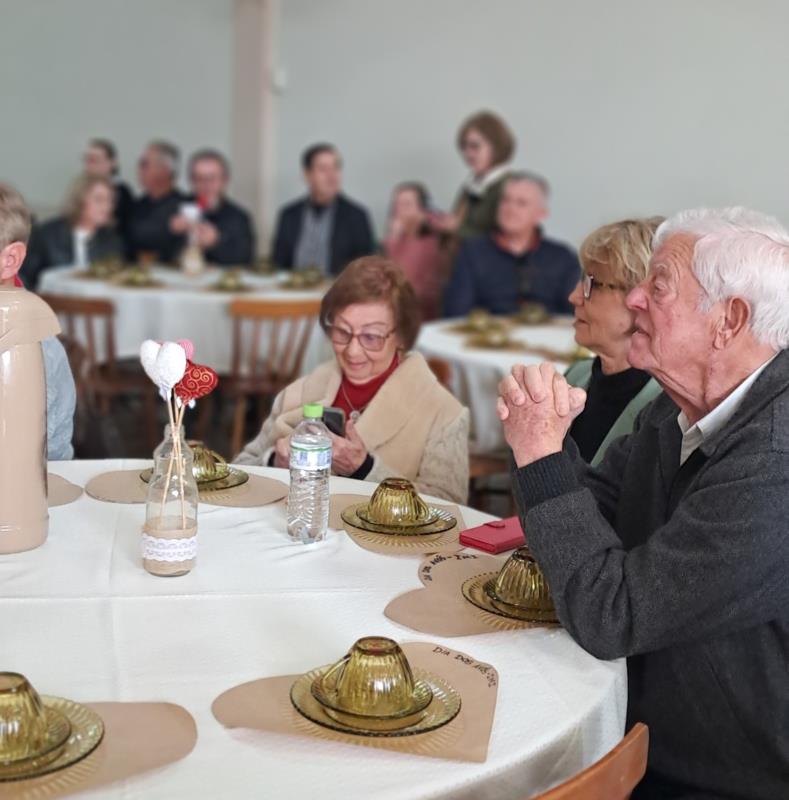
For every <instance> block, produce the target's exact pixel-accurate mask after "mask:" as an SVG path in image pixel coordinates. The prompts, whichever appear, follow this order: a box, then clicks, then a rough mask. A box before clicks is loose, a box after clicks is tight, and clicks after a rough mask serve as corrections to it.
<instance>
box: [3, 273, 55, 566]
mask: <svg viewBox="0 0 789 800" xmlns="http://www.w3.org/2000/svg"><path fill="white" fill-rule="evenodd" d="M58 333H60V325H59V324H58V320H57V317H56V316H55V314H54V313H53V312H52V309H51V308H50V307H49V306H48V305H47V304H46V303H45V302H44V301H43V300H42V299H41V298H40V297H37V296H36V295H34V294H33V293H32V292H28V291H25V289H21V288H17V287H15V286H0V555H2V554H5V553H18V552H20V551H22V550H32V549H33V548H34V547H38V546H39V545H41V544H43V543H44V542H45V541H46V538H47V530H48V528H49V511H48V509H47V384H46V377H45V375H44V356H43V353H42V351H41V341H42V340H43V339H46V338H48V337H50V336H56V335H57V334H58Z"/></svg>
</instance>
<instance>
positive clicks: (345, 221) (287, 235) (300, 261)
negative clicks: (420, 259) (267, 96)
mask: <svg viewBox="0 0 789 800" xmlns="http://www.w3.org/2000/svg"><path fill="white" fill-rule="evenodd" d="M301 163H302V167H303V168H304V179H305V181H306V183H307V188H308V192H309V193H308V195H307V197H304V198H302V199H301V200H297V201H296V202H295V203H291V204H290V205H288V206H285V208H283V209H282V211H280V214H279V219H278V220H277V231H276V234H275V236H274V253H273V260H274V263H275V264H276V265H277V266H278V267H280V268H283V269H297V270H298V269H306V268H307V267H318V268H319V269H321V270H322V271H323V272H325V273H327V274H328V273H331V274H332V275H338V274H339V273H340V272H342V270H343V269H344V267H345V265H346V264H347V263H348V262H349V261H353V259H355V258H359V256H366V255H370V254H371V253H372V252H373V250H374V247H375V245H374V242H373V232H372V227H371V225H370V220H369V217H368V214H367V211H366V209H364V208H363V207H362V206H360V205H357V204H356V203H354V202H352V201H351V200H349V199H348V198H347V197H345V196H344V195H343V194H342V193H341V191H340V189H341V183H342V162H341V160H340V154H339V153H338V152H337V150H336V149H335V148H334V147H333V146H332V145H330V144H316V145H313V146H312V147H309V148H307V150H306V151H305V152H304V155H303V156H302V160H301Z"/></svg>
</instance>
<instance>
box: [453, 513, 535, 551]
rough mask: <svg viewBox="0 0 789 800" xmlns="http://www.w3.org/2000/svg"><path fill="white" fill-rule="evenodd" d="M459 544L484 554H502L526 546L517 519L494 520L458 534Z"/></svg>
mask: <svg viewBox="0 0 789 800" xmlns="http://www.w3.org/2000/svg"><path fill="white" fill-rule="evenodd" d="M460 543H461V544H463V545H465V546H466V547H476V548H477V550H484V551H485V552H486V553H503V552H504V551H505V550H514V549H515V548H516V547H522V546H523V545H525V544H526V537H525V536H524V534H523V528H521V523H520V520H519V519H518V518H517V517H507V519H496V520H493V521H491V522H486V523H485V524H484V525H480V526H478V527H476V528H470V529H469V530H466V531H463V533H461V534H460Z"/></svg>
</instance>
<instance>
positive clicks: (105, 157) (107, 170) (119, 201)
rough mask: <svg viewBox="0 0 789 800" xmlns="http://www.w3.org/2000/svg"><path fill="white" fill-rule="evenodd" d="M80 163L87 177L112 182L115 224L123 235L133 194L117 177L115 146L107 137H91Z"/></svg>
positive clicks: (116, 151)
mask: <svg viewBox="0 0 789 800" xmlns="http://www.w3.org/2000/svg"><path fill="white" fill-rule="evenodd" d="M82 164H83V167H84V169H83V172H84V174H85V175H87V176H88V177H90V178H106V179H107V180H108V181H111V182H112V185H113V188H114V191H115V225H116V226H117V228H118V230H119V231H120V232H121V235H123V231H124V230H125V229H126V220H127V219H128V216H129V210H130V209H131V205H132V203H133V202H134V195H133V194H132V191H131V189H130V188H129V186H128V184H126V183H124V182H123V181H122V180H121V179H120V177H119V174H120V167H119V165H118V150H117V148H116V147H115V145H114V144H113V143H112V142H111V141H110V140H109V139H91V140H90V141H89V142H88V146H87V147H86V148H85V152H84V154H83V156H82Z"/></svg>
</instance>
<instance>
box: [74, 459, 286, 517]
mask: <svg viewBox="0 0 789 800" xmlns="http://www.w3.org/2000/svg"><path fill="white" fill-rule="evenodd" d="M140 472H142V470H141V469H124V470H116V471H115V472H103V473H102V474H101V475H97V476H96V477H95V478H91V479H90V480H89V481H88V484H87V486H86V487H85V491H86V492H87V493H88V494H89V495H90V496H91V497H93V498H94V499H96V500H102V501H104V502H106V503H144V502H145V495H146V493H147V491H148V484H147V483H145V482H144V481H143V480H142V479H141V478H140ZM287 494H288V487H287V486H286V485H285V484H284V483H282V481H278V480H275V479H274V478H264V477H262V476H261V475H250V476H249V480H248V481H247V482H246V483H243V484H241V486H234V487H233V488H232V489H224V490H220V491H216V492H211V491H206V490H203V491H201V492H200V502H201V503H208V504H210V505H213V506H225V507H228V508H252V507H254V506H265V505H268V504H269V503H274V502H276V501H277V500H281V499H282V498H283V497H285V496H287Z"/></svg>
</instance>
